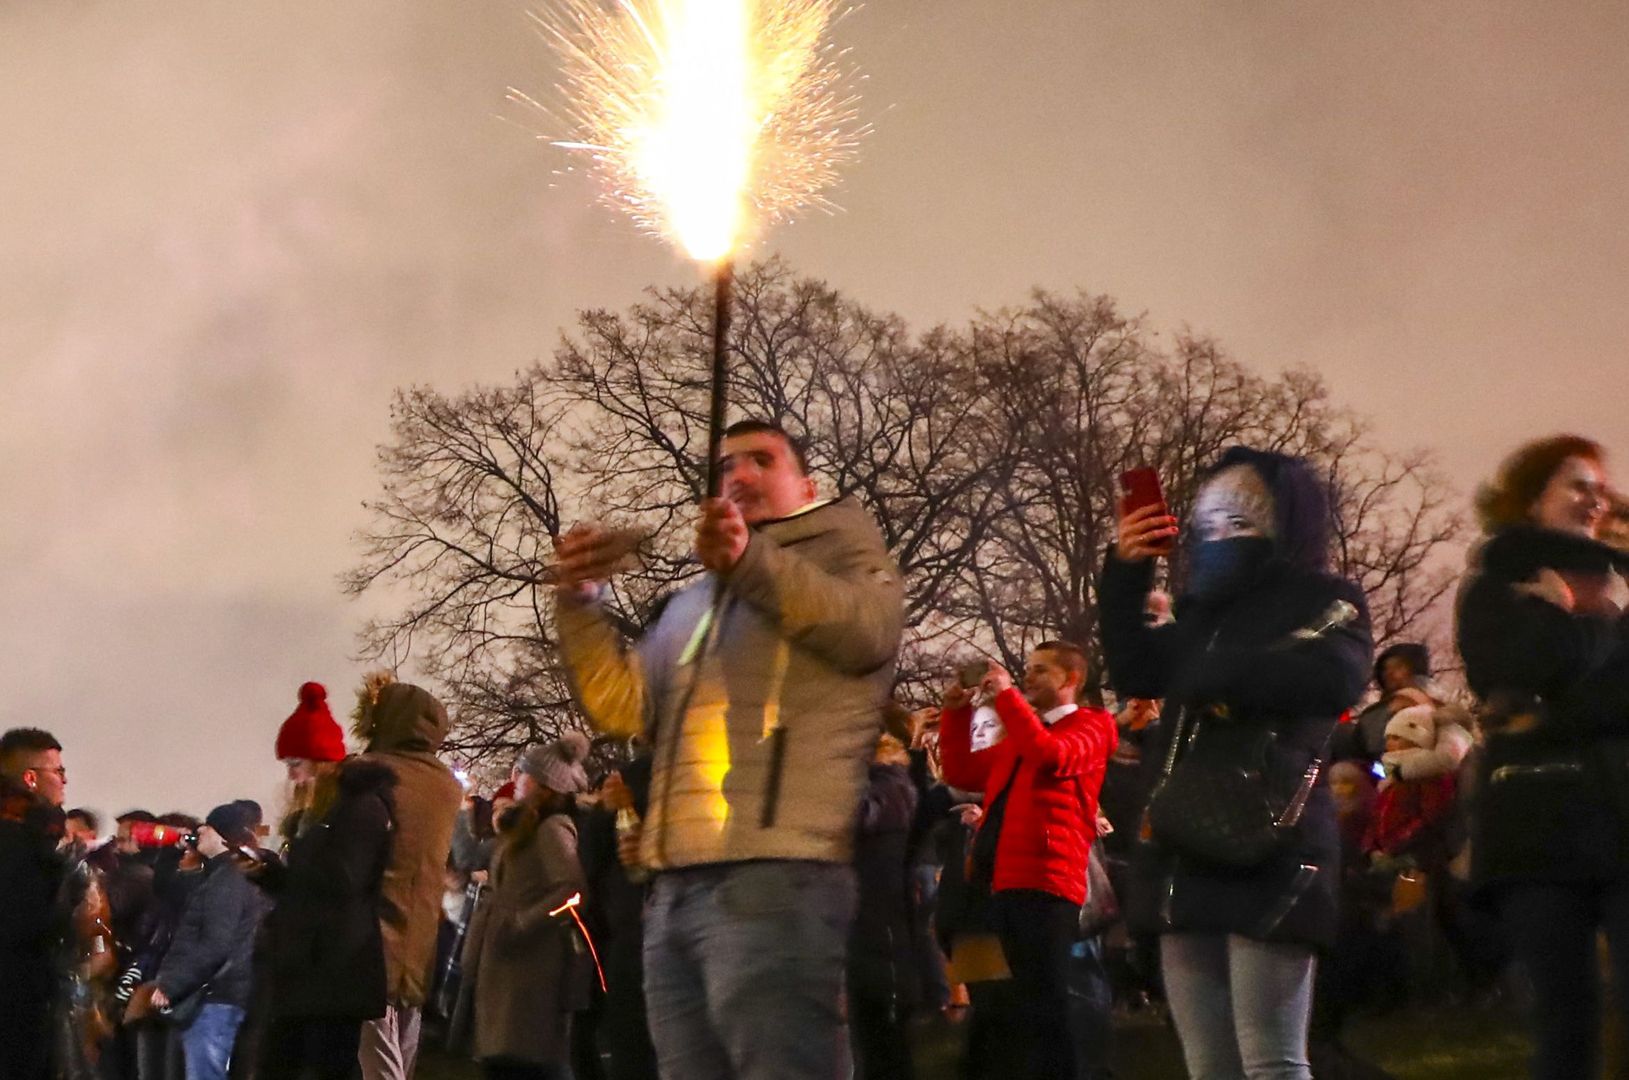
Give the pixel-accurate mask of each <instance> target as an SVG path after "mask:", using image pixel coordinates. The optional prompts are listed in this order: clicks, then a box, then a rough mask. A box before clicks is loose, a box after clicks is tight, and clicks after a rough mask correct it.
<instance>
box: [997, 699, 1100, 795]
mask: <svg viewBox="0 0 1629 1080" xmlns="http://www.w3.org/2000/svg"><path fill="white" fill-rule="evenodd" d="M995 710H996V713H997V714H999V715H1000V717H1001V723H1002V724H1003V725H1004V726H1005V727H1006V729H1007V738H1009V739H1011V740H1013V745H1014V747H1016V748H1017V751H1018V755H1019V756H1020V757H1022V758H1023V759H1024V760H1025V761H1034V762H1036V763H1037V764H1038V765H1039V767H1040V768H1042V769H1045V770H1046V771H1047V772H1050V773H1052V774H1053V775H1054V776H1080V775H1083V774H1085V773H1089V772H1094V771H1099V770H1101V769H1102V768H1103V765H1104V763H1105V762H1106V761H1108V758H1109V755H1110V754H1112V753H1114V748H1115V747H1116V746H1118V745H1119V743H1120V733H1119V729H1117V728H1116V727H1115V726H1114V719H1113V718H1112V717H1110V716H1109V715H1108V714H1107V713H1105V712H1102V711H1101V710H1097V709H1092V710H1085V712H1086V715H1087V716H1088V717H1089V718H1090V719H1091V720H1092V721H1093V722H1091V723H1086V724H1078V725H1070V726H1069V727H1068V729H1067V730H1065V731H1062V732H1057V731H1054V730H1052V729H1051V728H1049V727H1047V726H1046V725H1045V724H1043V723H1041V718H1040V717H1039V716H1036V715H1035V710H1034V709H1032V708H1031V707H1030V704H1029V702H1027V701H1025V700H1024V695H1023V694H1021V693H1020V692H1019V690H1018V688H1017V687H1016V686H1009V687H1007V689H1005V690H1003V691H1002V692H1001V693H999V694H997V695H996V699H995Z"/></svg>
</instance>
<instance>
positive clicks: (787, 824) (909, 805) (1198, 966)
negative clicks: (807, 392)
mask: <svg viewBox="0 0 1629 1080" xmlns="http://www.w3.org/2000/svg"><path fill="white" fill-rule="evenodd" d="M719 464H720V471H721V475H722V476H723V493H722V495H721V497H718V498H713V499H709V500H707V501H705V502H704V503H703V505H702V507H701V513H700V520H699V523H698V525H697V529H696V538H695V551H696V556H697V559H698V561H699V562H700V564H701V566H702V567H703V568H704V570H705V571H706V572H705V573H702V574H699V575H697V576H696V578H695V579H694V580H693V581H692V582H691V583H690V584H689V585H688V586H686V587H684V588H682V589H680V590H679V591H678V592H676V593H675V594H673V595H672V596H671V597H669V598H667V599H666V601H665V602H664V603H663V604H662V605H661V607H660V608H659V610H658V611H657V612H656V613H655V615H654V617H653V618H652V619H651V620H650V622H649V624H648V626H647V627H646V629H645V631H644V633H643V634H642V635H641V636H640V637H639V638H638V639H637V640H635V641H629V640H627V639H626V638H625V637H624V635H623V631H622V624H621V623H620V622H619V621H618V620H617V619H616V618H614V617H613V616H612V615H611V614H610V612H609V609H608V608H607V605H606V604H605V596H606V589H607V584H608V582H609V581H610V579H611V578H612V575H613V574H614V573H615V572H616V570H617V568H618V567H619V565H620V564H622V563H623V562H624V561H625V559H626V556H627V553H628V552H627V549H626V538H625V537H624V536H622V535H621V534H619V533H616V532H612V531H606V530H601V529H598V528H596V527H592V526H579V527H576V528H574V529H573V530H572V531H570V532H569V533H566V534H565V535H564V536H563V537H562V538H561V539H560V540H559V542H558V544H557V560H556V567H555V577H556V580H557V598H556V601H557V602H556V605H555V628H556V632H557V641H558V645H559V651H560V659H561V663H562V665H563V668H564V672H565V674H566V676H567V678H568V680H569V683H570V685H571V687H572V690H573V693H574V696H575V699H576V704H577V706H578V708H579V710H580V713H581V715H582V717H583V719H584V720H585V721H586V724H587V727H588V728H589V729H591V730H592V731H594V732H596V733H597V734H596V738H595V739H594V740H593V741H591V740H590V739H589V737H588V736H587V735H584V734H580V733H577V732H568V733H566V734H564V735H562V736H561V737H560V738H557V739H554V740H551V741H548V742H543V743H538V744H535V745H532V746H528V747H526V748H525V749H524V750H523V751H522V752H521V753H520V754H519V755H518V757H517V758H516V759H515V761H514V763H513V767H512V769H511V770H510V774H509V778H508V781H507V782H506V783H504V784H503V785H502V786H501V787H499V788H498V789H497V790H496V791H494V792H492V793H491V794H490V796H486V795H482V794H479V793H477V792H475V791H472V790H469V789H467V788H466V786H465V785H464V784H463V783H461V781H460V778H459V777H458V776H456V775H455V774H454V772H453V771H452V770H451V769H450V768H449V767H448V765H447V764H446V763H445V762H444V761H443V759H442V757H441V756H440V754H439V751H440V750H441V748H442V744H443V741H444V740H445V739H446V737H447V734H448V728H449V722H448V715H447V711H446V709H445V708H444V707H443V706H442V704H441V703H440V702H438V701H437V700H436V699H435V697H434V696H432V695H431V694H430V693H429V692H427V691H426V690H424V689H422V688H420V687H416V686H413V685H410V684H407V683H403V682H398V681H396V680H395V679H394V678H392V677H391V676H390V675H388V674H377V675H371V676H369V677H367V678H366V679H365V680H364V681H363V684H362V686H361V688H360V690H359V692H358V697H357V704H356V707H355V709H354V710H353V711H352V714H351V719H352V723H351V727H350V732H351V741H352V744H353V745H354V746H355V747H356V751H355V752H354V753H353V752H351V751H350V750H349V749H348V748H347V740H346V734H345V732H344V730H342V728H341V726H340V724H339V723H338V721H336V720H335V718H334V716H333V713H332V711H331V709H330V706H329V703H328V700H327V692H326V690H325V689H324V688H323V687H322V686H320V685H318V684H316V683H307V684H305V685H303V686H301V687H300V688H299V690H298V694H297V700H298V705H297V707H296V709H295V711H294V712H293V714H292V715H290V716H289V717H288V718H287V719H286V720H284V721H283V722H282V723H281V725H280V726H278V727H276V729H275V736H274V737H273V729H272V727H271V725H268V728H267V737H268V741H269V742H271V743H272V746H273V754H274V756H275V759H276V760H277V761H278V762H280V763H281V764H282V766H283V768H284V769H285V770H286V773H287V778H288V792H289V797H288V800H287V806H286V807H285V808H283V811H282V813H280V815H279V820H278V821H276V822H275V823H268V822H266V821H264V820H263V815H262V810H261V807H260V806H259V805H258V804H256V803H254V802H251V801H248V800H241V801H236V802H231V803H226V804H223V805H221V806H218V807H215V808H214V809H212V810H210V811H209V812H208V813H207V814H206V815H204V816H203V817H202V818H195V817H191V816H189V815H187V814H184V813H167V814H162V815H155V814H152V813H149V812H146V811H142V810H131V811H127V812H125V813H123V814H121V815H120V816H119V817H118V818H117V819H116V821H115V823H114V826H115V827H114V829H113V830H112V835H111V836H105V835H104V834H105V832H107V830H104V828H103V827H102V822H101V821H99V820H98V818H97V816H96V815H95V814H94V813H92V812H91V811H88V810H83V809H75V810H70V809H66V808H65V807H66V803H67V798H66V792H67V771H66V768H65V766H64V763H63V753H64V751H63V747H62V746H61V745H60V743H59V742H58V740H57V739H55V738H54V737H52V735H51V734H49V733H48V732H47V731H44V730H42V729H38V728H17V729H13V730H11V731H8V732H6V733H5V734H4V736H3V737H0V911H3V912H4V918H3V919H0V1078H5V1080H11V1078H14V1077H15V1078H18V1080H45V1078H52V1080H55V1078H69V1080H91V1078H95V1080H218V1078H225V1077H233V1078H245V1077H253V1078H266V1080H277V1078H282V1077H324V1078H326V1077H336V1078H337V1077H354V1076H358V1075H360V1076H364V1077H366V1078H367V1080H408V1078H410V1077H411V1076H412V1075H413V1074H414V1071H415V1068H416V1063H417V1057H418V1053H419V1048H420V1046H421V1044H422V1043H425V1042H430V1041H434V1042H436V1043H438V1044H439V1045H440V1046H441V1047H443V1048H444V1052H447V1053H451V1054H458V1055H465V1056H467V1057H469V1058H472V1059H474V1060H475V1061H477V1062H479V1063H480V1067H481V1069H482V1070H483V1072H484V1074H485V1075H486V1076H488V1077H490V1078H492V1080H510V1078H513V1080H570V1078H576V1080H595V1078H599V1077H608V1078H611V1080H648V1078H654V1077H657V1076H661V1077H663V1078H665V1080H721V1078H723V1080H728V1078H738V1080H796V1078H799V1077H807V1078H809V1080H839V1078H845V1077H860V1078H865V1080H894V1078H909V1077H912V1076H914V1075H916V1074H917V1070H916V1068H915V1065H914V1062H913V1055H912V1046H913V1041H914V1032H915V1031H916V1030H918V1029H919V1028H920V1027H921V1026H922V1025H924V1024H927V1025H945V1026H946V1030H948V1029H949V1028H950V1026H954V1027H955V1028H956V1029H957V1030H960V1031H962V1032H963V1033H964V1035H963V1039H962V1043H961V1045H962V1046H963V1048H964V1051H963V1061H962V1065H961V1073H962V1075H964V1076H966V1077H968V1078H969V1080H981V1078H987V1077H997V1076H1000V1077H1003V1078H1005V1077H1008V1076H1015V1077H1026V1078H1027V1077H1034V1078H1046V1080H1077V1078H1080V1080H1088V1078H1092V1080H1100V1078H1104V1077H1110V1076H1112V1075H1113V1071H1112V1065H1111V1062H1112V1060H1113V1054H1112V1048H1111V1046H1112V1040H1113V1030H1114V1024H1113V1017H1114V1015H1115V1013H1116V1011H1117V1010H1130V1009H1143V1008H1147V1009H1149V1010H1151V1011H1153V1012H1154V1013H1155V1014H1158V1015H1164V1014H1165V1011H1166V1010H1168V1015H1169V1019H1170V1021H1171V1022H1172V1023H1173V1024H1174V1027H1175V1029H1176V1032H1177V1034H1178V1036H1179V1038H1180V1041H1181V1045H1182V1050H1183V1055H1184V1058H1185V1060H1186V1065H1187V1069H1188V1072H1189V1075H1190V1076H1192V1077H1194V1078H1197V1080H1218V1078H1249V1080H1267V1078H1281V1077H1282V1078H1295V1077H1301V1078H1306V1077H1311V1076H1313V1075H1314V1074H1316V1075H1317V1076H1319V1077H1322V1078H1328V1077H1335V1076H1347V1075H1350V1076H1362V1075H1383V1074H1379V1073H1378V1070H1375V1069H1374V1067H1373V1066H1372V1065H1367V1064H1366V1063H1364V1062H1362V1061H1361V1059H1360V1058H1359V1057H1358V1056H1357V1055H1355V1054H1353V1053H1351V1052H1350V1051H1348V1050H1347V1049H1346V1048H1345V1046H1344V1045H1343V1043H1342V1031H1343V1028H1344V1024H1345V1021H1346V1019H1347V1017H1348V1016H1350V1015H1351V1014H1352V1013H1353V1012H1354V1011H1356V1010H1361V1009H1366V1008H1383V1007H1388V1006H1389V1007H1395V1006H1396V1005H1397V1004H1398V1003H1400V1002H1411V1001H1412V1002H1427V1003H1437V1004H1448V1003H1462V1004H1465V1005H1467V1006H1469V1005H1472V1004H1474V1003H1475V1002H1477V1001H1479V1000H1483V999H1487V998H1491V997H1499V996H1501V995H1506V994H1511V993H1512V992H1513V991H1512V988H1513V987H1516V988H1519V992H1516V993H1515V996H1516V997H1517V998H1519V999H1520V1000H1521V1001H1522V1002H1523V1003H1524V1004H1526V1005H1527V1006H1528V1007H1529V1008H1530V1014H1531V1017H1532V1027H1533V1033H1534V1059H1533V1075H1534V1076H1535V1077H1546V1078H1548V1077H1567V1078H1577V1077H1584V1076H1590V1075H1594V1074H1595V1073H1594V1070H1595V1069H1596V1068H1598V1059H1599V1052H1600V1051H1599V1046H1600V1042H1599V1034H1598V1029H1599V1026H1600V1018H1601V1012H1602V1003H1603V1001H1605V1000H1608V998H1607V997H1606V996H1605V995H1604V994H1603V993H1602V988H1601V986H1600V977H1599V973H1598V968H1597V965H1596V962H1595V956H1596V952H1595V943H1596V936H1597V933H1599V932H1603V931H1604V933H1605V935H1606V938H1607V940H1608V942H1609V944H1610V946H1611V955H1612V959H1613V964H1612V970H1613V974H1614V981H1615V982H1616V983H1617V985H1618V986H1619V988H1620V992H1619V993H1618V994H1617V995H1616V996H1615V997H1613V998H1611V999H1610V1000H1613V1001H1615V1002H1617V1003H1618V1005H1619V1008H1620V1009H1625V1010H1626V1012H1629V1005H1625V1002H1626V1000H1629V993H1624V992H1623V991H1624V990H1626V989H1629V879H1626V878H1625V870H1626V868H1629V866H1626V861H1629V775H1626V774H1629V620H1626V618H1625V610H1626V608H1629V586H1626V584H1625V575H1626V574H1629V536H1626V534H1629V507H1625V506H1624V504H1623V503H1622V501H1621V500H1618V499H1616V497H1615V496H1613V495H1612V494H1611V492H1610V489H1609V487H1608V484H1607V478H1606V475H1605V466H1604V455H1603V453H1602V451H1601V449H1600V448H1599V447H1598V446H1597V445H1596V444H1594V443H1592V442H1589V441H1588V440H1584V439H1580V438H1575V437H1570V436H1563V437H1556V438H1551V439H1546V440H1541V441H1539V442H1536V443H1532V444H1529V445H1527V446H1525V447H1522V448H1521V449H1519V450H1518V451H1517V452H1516V453H1515V454H1513V455H1512V456H1511V458H1510V459H1509V460H1508V461H1506V462H1505V463H1504V465H1503V466H1502V467H1501V469H1500V470H1499V471H1498V473H1497V475H1496V476H1495V477H1494V478H1493V480H1492V481H1490V483H1489V484H1488V485H1487V486H1486V487H1485V488H1484V490H1483V491H1482V492H1481V493H1480V495H1479V497H1478V502H1477V509H1478V512H1479V514H1480V517H1481V521H1482V524H1483V526H1484V530H1485V533H1486V535H1485V537H1484V538H1483V540H1482V542H1480V543H1478V544H1477V545H1476V546H1475V547H1474V548H1473V551H1472V553H1471V557H1470V565H1469V568H1468V571H1467V574H1466V576H1465V578H1464V581H1463V583H1462V585H1461V588H1460V590H1459V594H1458V598H1457V602H1456V634H1457V645H1458V651H1459V653H1460V655H1461V657H1462V658H1463V661H1464V674H1465V681H1466V683H1467V684H1468V690H1467V691H1461V692H1457V693H1456V692H1454V691H1452V690H1450V689H1448V688H1447V687H1445V685H1444V684H1443V682H1441V681H1439V680H1438V679H1437V678H1435V677H1434V674H1433V670H1432V663H1431V656H1430V654H1429V652H1428V650H1427V649H1426V648H1425V646H1423V645H1421V644H1418V643H1396V644H1393V645H1391V646H1390V647H1388V648H1386V649H1384V650H1383V651H1382V652H1381V653H1380V654H1379V656H1378V657H1375V656H1374V655H1373V652H1374V650H1373V643H1372V638H1371V628H1370V624H1369V619H1368V614H1367V605H1366V602H1365V597H1364V595H1363V593H1362V591H1361V590H1360V589H1359V588H1358V587H1357V585H1355V584H1354V583H1353V582H1350V581H1347V580H1345V579H1343V578H1341V577H1339V576H1338V575H1336V574H1334V573H1333V572H1332V571H1331V569H1330V564H1331V555H1330V522H1331V518H1330V508H1329V503H1328V498H1327V491H1326V487H1325V484H1324V482H1323V481H1322V480H1321V479H1320V478H1319V476H1318V475H1317V474H1316V473H1315V472H1314V471H1313V470H1312V469H1311V468H1310V467H1309V466H1308V465H1307V463H1306V462H1304V461H1301V460H1299V459H1296V458H1293V457H1287V456H1284V455H1282V454H1277V453H1271V452H1267V451H1258V450H1252V449H1244V448H1236V449H1233V450H1230V451H1228V452H1227V453H1226V454H1224V455H1223V456H1222V457H1221V458H1220V459H1219V460H1218V461H1217V462H1216V463H1215V464H1214V466H1213V467H1212V469H1211V470H1210V471H1209V472H1208V473H1207V474H1206V475H1205V477H1204V478H1203V480H1202V482H1201V484H1200V485H1199V487H1198V489H1197V491H1196V492H1195V493H1194V496H1193V499H1192V501H1191V505H1190V507H1189V508H1188V511H1187V513H1186V514H1185V515H1184V517H1185V520H1183V521H1181V522H1179V521H1178V520H1177V519H1176V518H1175V517H1174V516H1173V515H1172V514H1171V513H1170V511H1169V509H1168V508H1167V506H1166V505H1165V504H1164V503H1163V502H1160V501H1153V502H1147V503H1145V504H1143V505H1133V504H1132V503H1131V501H1130V500H1128V501H1127V503H1126V505H1125V506H1124V508H1123V510H1124V512H1123V514H1122V517H1121V520H1120V522H1119V527H1118V534H1117V540H1116V543H1115V544H1114V546H1113V547H1112V549H1111V550H1110V551H1109V552H1108V553H1107V555H1106V560H1105V563H1104V566H1103V572H1102V575H1101V584H1100V589H1099V596H1098V598H1097V599H1098V605H1099V612H1100V618H1101V636H1102V651H1103V657H1104V670H1102V671H1094V670H1093V664H1092V661H1091V658H1090V656H1089V654H1088V652H1087V651H1086V650H1085V649H1084V648H1083V647H1082V646H1081V645H1080V644H1077V643H1072V642H1069V641H1064V640H1047V641H1042V642H1039V643H1037V644H1034V645H1033V647H1032V648H1030V649H1029V650H1028V654H1027V656H1026V658H1025V664H1024V668H1023V670H1022V672H1021V673H1018V674H1017V676H1016V678H1015V676H1014V674H1012V673H1009V672H1008V671H1007V670H1006V669H1005V668H1004V667H1003V666H1002V665H1001V664H1000V663H998V662H996V661H994V660H992V659H989V658H988V657H984V656H979V657H973V656H969V657H963V658H960V659H959V660H957V661H955V662H953V663H951V664H949V665H948V667H949V670H948V672H947V676H946V680H945V685H944V688H943V691H942V694H941V696H940V699H939V700H938V701H936V702H933V703H931V704H924V705H922V706H921V707H919V708H916V709H914V710H913V709H910V708H908V707H907V706H906V705H905V704H903V703H899V702H895V701H893V700H891V697H890V695H891V694H892V693H893V692H894V683H895V664H896V660H897V655H898V650H899V644H900V637H901V634H902V630H903V621H904V614H903V587H902V582H901V577H900V572H899V569H898V567H897V566H896V565H895V563H894V561H893V559H892V558H891V556H890V555H889V553H888V550H887V546H886V544H885V543H884V541H883V538H882V536H881V534H880V532H879V530H878V529H877V527H876V526H875V524H874V523H873V521H872V519H871V518H870V516H869V514H868V513H867V512H866V511H865V509H864V508H863V507H861V506H860V505H858V504H857V503H856V502H855V501H853V500H852V499H847V498H839V499H834V500H822V499H820V498H818V497H817V491H816V485H815V481H814V479H813V477H812V475H811V474H810V471H809V467H808V463H807V461H806V460H805V459H804V456H803V451H802V449H801V447H800V445H799V444H798V442H797V441H796V440H795V439H794V438H792V437H791V436H789V435H788V434H787V433H786V432H785V431H783V430H782V429H781V428H780V427H778V426H776V425H774V424H771V423H766V422H757V421H749V422H743V423H739V424H736V425H734V426H733V427H731V428H730V429H729V430H728V431H727V433H726V437H725V440H724V442H723V445H722V453H721V458H720V463H719ZM1173 596H1174V597H1175V599H1174V601H1173V600H1172V597H1173ZM1371 686H1372V689H1373V697H1372V700H1369V699H1368V698H1367V697H1366V694H1367V693H1368V691H1369V688H1370V687H1371ZM1105 690H1107V691H1108V692H1109V693H1111V694H1112V695H1113V702H1114V710H1113V711H1112V712H1111V711H1110V710H1109V709H1107V708H1105V707H1104V691H1105ZM1365 700H1369V703H1368V704H1367V705H1366V706H1364V707H1362V708H1359V706H1360V705H1362V703H1363V702H1364V701H1365ZM1513 973H1514V974H1513Z"/></svg>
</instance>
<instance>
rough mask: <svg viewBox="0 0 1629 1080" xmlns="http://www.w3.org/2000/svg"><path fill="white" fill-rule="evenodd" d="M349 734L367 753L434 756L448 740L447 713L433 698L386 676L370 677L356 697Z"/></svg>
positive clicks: (417, 688) (420, 688)
mask: <svg viewBox="0 0 1629 1080" xmlns="http://www.w3.org/2000/svg"><path fill="white" fill-rule="evenodd" d="M357 697H358V701H357V707H356V711H355V712H353V713H352V714H351V716H352V720H353V723H352V726H351V730H352V732H353V734H355V735H356V736H357V738H359V739H362V740H364V741H365V742H366V752H368V753H391V752H399V751H415V750H416V751H420V752H424V753H432V754H433V753H435V752H436V751H437V750H440V749H441V744H442V742H443V741H445V739H446V738H447V728H448V721H447V710H446V708H445V707H443V706H442V704H441V702H439V701H437V700H436V698H435V695H433V694H431V693H430V692H429V691H428V690H425V689H424V688H423V687H419V686H414V685H413V684H412V683H401V682H395V681H393V680H391V679H390V678H389V676H387V675H383V674H376V675H370V676H369V677H368V680H367V681H366V682H364V683H363V686H362V689H361V690H360V691H359V692H358V694H357Z"/></svg>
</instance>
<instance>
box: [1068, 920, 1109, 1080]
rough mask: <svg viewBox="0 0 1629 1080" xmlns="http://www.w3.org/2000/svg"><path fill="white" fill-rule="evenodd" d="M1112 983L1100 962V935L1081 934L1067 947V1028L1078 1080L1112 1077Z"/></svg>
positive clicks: (1101, 942) (1101, 958)
mask: <svg viewBox="0 0 1629 1080" xmlns="http://www.w3.org/2000/svg"><path fill="white" fill-rule="evenodd" d="M1113 1015H1114V986H1113V984H1112V983H1110V982H1109V973H1108V970H1107V969H1106V968H1104V966H1103V937H1102V935H1100V934H1099V935H1094V936H1092V937H1089V938H1082V939H1081V940H1079V941H1077V942H1075V943H1074V945H1072V946H1071V947H1070V949H1069V1029H1070V1033H1071V1034H1072V1035H1073V1036H1074V1039H1075V1075H1076V1076H1077V1077H1078V1078H1079V1080H1102V1078H1104V1077H1112V1076H1113V1075H1114V1074H1113V1073H1112V1072H1111V1071H1110V1070H1109V1057H1110V1056H1111V1053H1110V1052H1111V1050H1112V1048H1113V1045H1114V1023H1113Z"/></svg>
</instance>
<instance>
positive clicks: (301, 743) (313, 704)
mask: <svg viewBox="0 0 1629 1080" xmlns="http://www.w3.org/2000/svg"><path fill="white" fill-rule="evenodd" d="M289 758H304V759H306V760H307V761H343V760H345V733H344V732H342V731H340V730H339V725H338V724H337V723H335V722H334V714H333V713H331V712H329V711H328V691H327V690H326V689H325V688H324V687H323V685H322V684H321V683H314V682H308V683H306V684H305V685H304V686H302V687H300V705H299V707H298V708H297V709H295V710H294V712H293V714H292V715H290V716H289V718H288V719H287V720H284V721H283V726H282V727H281V728H279V729H278V731H277V760H278V761H287V760H288V759H289Z"/></svg>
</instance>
